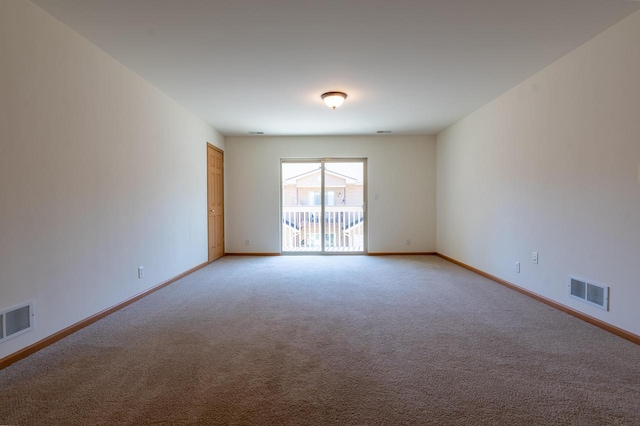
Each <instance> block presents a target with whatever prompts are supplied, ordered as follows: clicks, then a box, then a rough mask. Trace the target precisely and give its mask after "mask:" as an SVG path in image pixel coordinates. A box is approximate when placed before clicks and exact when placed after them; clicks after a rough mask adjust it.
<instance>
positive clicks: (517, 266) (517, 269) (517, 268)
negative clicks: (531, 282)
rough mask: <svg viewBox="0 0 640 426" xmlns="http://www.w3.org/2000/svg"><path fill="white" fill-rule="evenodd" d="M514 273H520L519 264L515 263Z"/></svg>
mask: <svg viewBox="0 0 640 426" xmlns="http://www.w3.org/2000/svg"><path fill="white" fill-rule="evenodd" d="M516 272H517V273H518V274H519V273H520V262H516Z"/></svg>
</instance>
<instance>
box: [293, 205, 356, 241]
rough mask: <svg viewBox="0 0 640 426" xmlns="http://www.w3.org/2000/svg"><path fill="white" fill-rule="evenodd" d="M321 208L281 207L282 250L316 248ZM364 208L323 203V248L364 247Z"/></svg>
mask: <svg viewBox="0 0 640 426" xmlns="http://www.w3.org/2000/svg"><path fill="white" fill-rule="evenodd" d="M321 215H322V211H321V209H320V206H293V207H283V208H282V250H283V251H320V250H321V249H322V245H321V239H320V238H321V236H320V233H321V231H322V221H321ZM363 225H364V210H363V208H362V207H361V206H326V207H325V209H324V241H325V250H326V251H355V252H357V251H364V231H363V229H364V226H363Z"/></svg>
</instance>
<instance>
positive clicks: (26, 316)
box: [0, 302, 35, 343]
mask: <svg viewBox="0 0 640 426" xmlns="http://www.w3.org/2000/svg"><path fill="white" fill-rule="evenodd" d="M34 318H35V314H34V312H33V302H27V303H23V304H20V305H16V306H13V307H11V308H8V309H4V310H2V311H0V343H2V342H4V341H5V340H8V339H11V338H12V337H16V336H19V335H21V334H23V333H26V332H27V331H30V330H32V329H33V321H34Z"/></svg>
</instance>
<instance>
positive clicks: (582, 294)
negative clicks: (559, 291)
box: [569, 277, 609, 311]
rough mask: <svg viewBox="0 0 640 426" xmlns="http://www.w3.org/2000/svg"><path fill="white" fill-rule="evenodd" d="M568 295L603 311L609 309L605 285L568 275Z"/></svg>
mask: <svg viewBox="0 0 640 426" xmlns="http://www.w3.org/2000/svg"><path fill="white" fill-rule="evenodd" d="M569 296H571V297H573V298H574V299H578V300H581V301H583V302H585V303H588V304H590V305H593V306H596V307H598V308H600V309H604V310H605V311H608V310H609V287H607V286H602V285H600V284H594V283H590V282H588V281H586V280H583V279H580V278H576V277H569Z"/></svg>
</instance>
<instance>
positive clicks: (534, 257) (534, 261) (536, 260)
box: [533, 251, 538, 265]
mask: <svg viewBox="0 0 640 426" xmlns="http://www.w3.org/2000/svg"><path fill="white" fill-rule="evenodd" d="M533 263H535V264H536V265H537V264H538V252H537V251H534V252H533Z"/></svg>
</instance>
